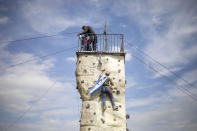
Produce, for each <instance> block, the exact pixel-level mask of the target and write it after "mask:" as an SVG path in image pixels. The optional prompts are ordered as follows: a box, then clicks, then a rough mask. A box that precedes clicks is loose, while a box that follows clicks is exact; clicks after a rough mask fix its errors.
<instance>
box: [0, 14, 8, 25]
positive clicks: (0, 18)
mask: <svg viewBox="0 0 197 131" xmlns="http://www.w3.org/2000/svg"><path fill="white" fill-rule="evenodd" d="M8 20H9V18H8V17H6V16H4V17H0V24H6V23H7V22H8Z"/></svg>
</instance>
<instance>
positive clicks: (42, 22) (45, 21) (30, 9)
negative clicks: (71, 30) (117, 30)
mask: <svg viewBox="0 0 197 131" xmlns="http://www.w3.org/2000/svg"><path fill="white" fill-rule="evenodd" d="M75 2H76V1H67V2H66V4H65V1H63V0H58V1H55V2H54V1H48V0H42V1H40V0H36V1H31V2H30V1H26V2H25V3H24V5H23V6H22V12H23V14H24V17H25V18H26V20H27V21H28V22H29V23H30V24H31V26H32V27H33V29H34V30H36V31H38V32H42V33H55V32H61V31H64V30H65V29H67V28H68V27H74V26H82V25H86V24H88V25H91V26H94V27H100V26H101V25H102V24H103V21H102V17H103V16H102V14H101V13H100V11H99V9H97V8H96V9H95V8H94V9H92V8H87V10H84V8H81V7H80V6H79V5H78V6H77V5H75V6H76V7H75V8H78V12H77V13H76V11H75V13H76V14H75V17H73V13H74V12H73V11H71V10H73V9H72V7H71V6H70V5H72V6H73V4H75ZM95 2H96V1H95ZM46 3H47V4H46ZM89 4H90V3H89ZM92 4H93V3H92ZM86 6H88V7H89V6H90V7H91V5H86ZM60 10H61V12H60ZM80 10H82V11H80ZM81 12H83V13H81ZM87 16H88V17H87Z"/></svg>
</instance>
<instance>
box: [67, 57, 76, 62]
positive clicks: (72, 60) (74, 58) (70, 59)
mask: <svg viewBox="0 0 197 131" xmlns="http://www.w3.org/2000/svg"><path fill="white" fill-rule="evenodd" d="M66 60H67V61H71V62H76V61H77V59H76V57H67V58H66Z"/></svg>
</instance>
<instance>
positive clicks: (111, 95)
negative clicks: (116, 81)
mask: <svg viewBox="0 0 197 131" xmlns="http://www.w3.org/2000/svg"><path fill="white" fill-rule="evenodd" d="M106 90H107V93H108V95H109V98H110V100H111V104H112V106H113V107H114V106H115V103H114V97H113V94H112V90H111V89H110V88H107V89H106Z"/></svg>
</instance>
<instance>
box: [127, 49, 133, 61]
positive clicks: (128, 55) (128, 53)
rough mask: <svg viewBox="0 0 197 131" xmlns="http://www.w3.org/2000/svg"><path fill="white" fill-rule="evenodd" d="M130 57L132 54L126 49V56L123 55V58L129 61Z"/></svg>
mask: <svg viewBox="0 0 197 131" xmlns="http://www.w3.org/2000/svg"><path fill="white" fill-rule="evenodd" d="M131 58H132V54H131V52H130V51H129V50H126V56H125V60H126V61H130V60H131Z"/></svg>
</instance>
